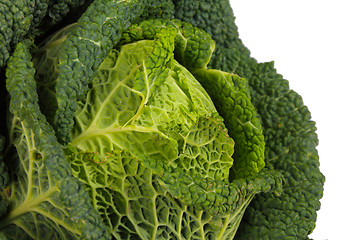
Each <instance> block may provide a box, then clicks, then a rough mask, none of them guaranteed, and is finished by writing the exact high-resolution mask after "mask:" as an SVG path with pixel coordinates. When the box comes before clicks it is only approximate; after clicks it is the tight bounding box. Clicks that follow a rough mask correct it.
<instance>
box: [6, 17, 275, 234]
mask: <svg viewBox="0 0 360 240" xmlns="http://www.w3.org/2000/svg"><path fill="white" fill-rule="evenodd" d="M79 28H80V29H79ZM81 31H82V30H81V26H79V25H78V24H74V25H70V26H68V27H66V28H64V29H63V30H61V31H60V32H58V33H56V34H55V35H53V36H52V37H51V38H50V39H48V40H47V41H46V42H45V43H44V44H43V46H42V47H40V48H39V49H34V50H32V51H33V58H32V61H33V65H34V69H33V70H31V71H30V73H32V74H33V78H34V80H36V87H34V86H35V81H34V82H33V83H32V84H33V89H35V88H36V91H37V92H38V97H39V101H38V102H39V104H38V103H37V99H33V101H29V106H31V108H27V109H34V111H38V112H39V115H41V116H42V114H43V115H44V116H45V117H44V118H43V117H41V118H40V117H38V118H34V120H33V122H29V124H23V125H21V124H20V123H21V122H22V121H25V120H24V119H25V118H28V117H29V116H30V117H31V116H32V115H31V112H26V114H27V115H26V114H25V113H24V112H16V111H14V112H13V115H14V120H13V123H14V124H15V125H14V127H13V128H14V129H17V131H16V132H17V133H16V134H15V133H14V136H13V137H14V139H18V140H14V142H15V143H17V144H15V147H17V149H18V151H20V150H21V151H22V152H23V153H24V154H22V155H21V156H22V157H21V158H20V159H19V161H20V162H25V163H26V164H23V165H21V164H20V168H23V170H21V171H18V172H17V174H18V175H19V176H18V177H19V178H20V177H21V176H23V177H24V176H28V177H29V176H31V175H32V174H35V175H36V174H40V175H41V176H42V179H46V181H47V182H49V183H50V185H51V186H52V188H41V187H40V188H37V189H36V191H34V192H35V193H36V194H34V193H33V194H29V192H27V190H26V189H27V187H28V186H30V185H31V184H33V182H32V181H30V180H29V178H28V181H24V182H21V183H19V185H17V186H16V187H14V188H15V189H20V190H19V191H20V193H23V194H24V195H26V196H27V197H25V198H23V197H16V196H15V197H10V198H9V199H10V206H12V208H11V211H13V212H14V211H15V212H16V211H17V210H16V209H17V206H24V205H26V204H27V201H30V200H32V201H31V203H32V204H33V205H34V206H33V205H32V208H28V209H26V210H22V211H23V212H22V213H21V214H18V215H17V216H16V218H15V217H14V218H5V220H3V221H2V222H0V226H2V228H3V229H7V230H5V231H4V232H5V235H7V236H10V235H11V234H12V233H14V232H19V231H18V230H17V229H18V228H19V229H23V226H24V221H27V222H31V224H30V227H27V228H26V230H24V232H21V234H25V232H26V234H28V235H30V236H33V237H38V236H40V234H44V232H59V234H53V235H49V236H51V237H52V239H62V238H63V237H64V236H66V238H67V239H76V238H79V236H80V238H81V236H84V232H85V233H86V234H88V235H87V239H100V237H99V236H101V239H109V238H113V239H144V240H145V239H232V238H233V237H234V235H235V233H236V229H237V228H238V226H239V224H240V222H241V219H242V217H243V214H244V211H245V209H246V207H247V206H248V204H249V203H250V201H251V200H252V199H253V197H254V196H255V195H256V194H257V193H260V192H269V191H273V192H275V193H276V194H279V193H280V191H281V174H280V173H278V172H276V171H273V170H268V169H263V167H264V165H265V163H264V148H265V142H264V136H263V134H262V128H261V125H260V120H259V119H258V117H257V116H256V115H257V113H256V111H255V108H254V106H253V105H252V103H251V100H250V90H249V86H248V83H247V80H246V79H244V78H240V77H239V76H237V75H235V74H230V73H226V72H222V71H220V70H212V69H207V64H208V62H209V61H210V58H211V56H212V52H213V51H214V48H215V44H214V41H213V40H212V39H211V37H210V36H209V35H208V34H207V33H205V32H204V31H202V30H200V29H197V28H194V27H193V26H191V25H190V24H187V23H184V22H181V21H179V20H147V21H143V22H141V23H138V24H132V25H131V26H129V28H128V29H127V30H125V31H124V32H123V33H122V34H121V38H120V40H119V41H118V42H117V43H116V44H113V45H114V46H113V47H112V48H111V49H110V50H109V51H108V53H107V55H106V57H105V58H104V59H102V60H101V61H99V60H98V59H96V58H97V55H94V53H91V52H88V51H87V48H86V46H85V45H83V44H81V41H80V42H76V41H72V40H73V39H74V38H73V36H75V35H76V34H75V33H81ZM71 34H72V35H71ZM76 37H77V39H78V40H79V39H80V40H82V41H85V42H88V41H92V43H91V44H93V45H99V46H100V47H101V44H100V43H99V42H94V40H89V39H87V38H85V37H82V36H76ZM69 42H70V43H69ZM69 44H73V46H74V48H77V49H78V51H79V52H81V53H82V54H80V55H79V56H75V57H74V56H73V57H72V62H71V64H73V65H74V66H75V67H74V69H75V70H76V72H75V73H74V75H75V76H77V75H81V76H83V75H86V74H82V72H84V71H87V70H88V68H87V67H86V66H85V65H84V63H86V62H87V57H89V58H92V59H93V60H94V61H98V62H99V66H98V67H97V68H96V69H92V70H93V71H94V75H93V76H92V77H91V79H90V81H89V82H88V83H87V82H83V81H82V80H81V79H80V78H74V76H72V77H71V78H70V79H72V80H71V81H70V82H67V81H66V79H67V77H66V76H67V75H68V74H69V73H68V71H67V68H66V67H63V66H62V64H63V63H64V60H63V56H64V55H66V54H68V55H71V54H70V53H69V52H67V51H66V49H67V48H66V47H67V46H69ZM22 46H23V47H24V45H22ZM25 46H26V44H25ZM27 46H31V44H28V45H27ZM28 48H31V47H28ZM17 51H19V56H20V57H21V56H22V54H21V51H26V50H22V49H21V48H19V49H17ZM15 53H17V52H15ZM87 54H88V55H87ZM90 55H91V56H90ZM15 56H16V55H15ZM20 57H19V58H20ZM70 57H71V56H70ZM15 60H16V59H15V58H12V59H11V60H10V62H11V61H13V62H14V64H17V63H18V61H15ZM17 60H18V59H17ZM19 61H20V60H19ZM89 61H90V60H89ZM11 63H12V62H11ZM29 66H30V67H29ZM31 66H32V65H27V67H29V68H31ZM14 71H15V70H14ZM10 73H11V70H9V74H8V75H9V76H10ZM30 75H31V74H30ZM13 78H14V79H15V78H16V76H15V77H13ZM29 79H31V77H29ZM29 81H30V80H29ZM14 82H15V81H14ZM9 85H10V84H9ZM8 91H9V92H10V94H12V97H13V96H21V98H24V99H26V98H27V97H28V95H31V93H30V90H27V91H29V92H26V93H25V92H21V91H19V88H18V87H13V88H12V87H9V88H8ZM75 95H76V97H75V98H73V97H72V96H75ZM12 101H15V100H12ZM14 104H15V103H13V104H12V105H13V106H14V107H13V109H15V108H16V107H15V105H14ZM37 104H38V105H37ZM40 112H41V114H40ZM69 112H70V113H69ZM45 118H46V120H45ZM69 119H71V120H69ZM25 122H26V121H25ZM40 122H42V123H44V124H43V125H41V124H38V123H40ZM47 123H50V125H51V128H50V125H49V124H47ZM20 125H21V127H19V126H20ZM34 129H35V130H36V132H35V130H34ZM52 129H53V130H54V131H52ZM64 129H65V130H64ZM45 130H46V131H45ZM19 132H21V134H19ZM33 132H35V133H37V134H31V133H33ZM44 132H45V133H46V134H47V135H46V137H47V138H44V135H43V134H44ZM29 134H30V135H29ZM38 134H39V135H38ZM29 136H31V137H29ZM55 136H56V138H55ZM40 137H42V139H39V140H37V138H40ZM46 139H51V141H50V140H46ZM38 142H40V143H41V144H40V145H39V144H38ZM26 143H31V144H26ZM38 146H40V147H38ZM44 146H52V147H53V149H50V150H49V152H46V147H44ZM54 152H57V153H58V154H59V155H58V156H57V159H61V158H62V157H64V158H65V159H66V164H65V163H62V164H63V166H61V168H64V169H67V168H68V169H69V171H71V174H70V175H71V177H70V178H71V184H72V186H75V185H76V184H78V185H76V187H73V188H72V189H71V191H70V190H69V191H66V190H67V189H68V188H69V185H70V184H68V183H67V182H62V180H61V177H58V178H54V174H53V173H51V174H50V173H49V171H47V168H50V167H49V166H52V167H53V168H54V169H55V170H54V171H58V172H61V171H62V170H61V169H60V168H59V167H60V166H59V165H57V164H58V163H51V164H50V163H49V164H48V165H46V164H45V166H44V165H41V164H40V165H39V164H34V163H39V161H40V160H41V159H43V158H46V156H47V155H46V154H51V153H54ZM30 153H31V154H30ZM67 164H68V165H67ZM45 173H46V174H45ZM20 175H21V176H20ZM69 181H70V180H69ZM58 182H59V184H58ZM60 182H61V183H60ZM74 184H75V185H74ZM69 189H70V188H69ZM81 189H85V192H86V193H84V191H82V190H81ZM50 190H51V191H50ZM62 191H65V192H67V193H66V194H67V195H66V197H61V196H63V195H62ZM13 192H15V191H13ZM80 192H81V195H80V194H79V193H80ZM55 193H56V194H58V195H56V194H55ZM18 195H19V196H21V194H18ZM29 199H30V200H29ZM54 199H55V200H54ZM58 199H65V200H66V202H67V205H66V204H64V203H63V202H61V201H60V200H58ZM84 199H86V200H84ZM77 201H79V202H82V201H85V202H86V203H87V202H89V204H84V205H82V206H83V209H81V210H78V209H75V208H74V206H75V205H76V204H75V203H76V202H77ZM53 202H56V203H57V204H53ZM74 204H75V205H74ZM90 208H91V209H93V210H95V213H94V211H92V212H91V211H90V210H88V209H90ZM34 209H35V210H34ZM38 209H41V211H40V210H38ZM70 209H71V211H70ZM87 210H88V212H91V213H92V214H93V215H91V216H90V217H88V218H90V219H88V218H81V216H78V215H76V214H79V213H76V211H80V212H87ZM33 211H35V212H36V214H32V212H33ZM46 211H48V212H46ZM18 212H19V211H18ZM27 213H30V214H27ZM96 213H97V214H98V218H99V219H101V222H102V223H101V224H103V225H104V226H102V225H100V224H98V228H96V229H94V230H93V232H91V229H89V228H90V226H92V225H89V224H87V225H86V224H85V225H86V226H82V225H81V224H84V223H85V221H89V222H91V223H93V224H94V225H96V223H97V221H93V219H97V215H96ZM72 214H75V215H72ZM23 216H26V218H23ZM74 216H78V217H76V218H75V217H74ZM19 219H20V220H19ZM21 219H22V220H21ZM38 219H42V220H41V221H40V220H38ZM74 219H75V220H76V219H77V220H76V221H75V220H74ZM82 219H83V220H82ZM76 224H80V225H79V227H77V226H76ZM8 226H10V227H8ZM14 226H17V227H14ZM80 226H81V227H80ZM99 226H101V227H99ZM7 227H8V228H7ZM84 229H85V230H84ZM97 231H98V232H100V231H102V232H101V233H99V234H98V235H96V234H94V232H97ZM104 232H105V233H104ZM21 234H20V233H18V234H17V236H20V235H21ZM109 236H111V237H109Z"/></svg>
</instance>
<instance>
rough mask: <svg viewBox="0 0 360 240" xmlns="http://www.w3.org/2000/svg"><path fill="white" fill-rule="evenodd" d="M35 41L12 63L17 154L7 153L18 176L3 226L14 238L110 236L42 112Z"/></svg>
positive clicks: (22, 47)
mask: <svg viewBox="0 0 360 240" xmlns="http://www.w3.org/2000/svg"><path fill="white" fill-rule="evenodd" d="M29 44H30V43H28V42H26V43H22V42H21V43H19V44H18V46H17V48H16V50H15V52H14V55H13V56H12V57H11V58H10V60H9V64H8V69H7V83H6V84H7V90H8V91H9V94H10V97H11V100H10V111H11V113H12V114H13V120H12V126H11V129H10V133H11V136H10V139H11V141H12V142H11V143H12V144H14V146H15V148H16V152H17V154H16V155H10V156H7V162H8V164H9V166H10V172H11V174H10V175H11V179H12V181H11V184H10V191H9V195H8V196H7V198H8V199H7V200H8V201H9V208H8V211H7V212H6V215H4V217H3V218H2V219H1V221H0V229H1V231H2V233H3V234H4V235H5V236H6V237H8V238H9V239H28V238H32V239H78V238H80V239H110V236H109V232H108V229H107V227H105V225H103V223H102V222H101V219H100V217H99V215H98V213H97V212H96V211H95V209H94V208H93V207H92V205H91V202H90V199H89V198H88V193H87V192H86V190H85V188H84V187H83V185H82V184H81V183H80V182H79V181H78V179H76V178H74V177H72V175H71V168H70V166H69V164H68V163H67V162H66V159H65V155H64V153H63V151H62V149H61V145H60V144H59V143H58V142H57V140H56V137H55V134H54V132H53V130H52V128H51V127H50V125H49V124H48V123H47V122H46V119H45V117H44V115H42V114H41V112H40V109H39V106H38V104H37V94H36V83H35V80H34V73H35V70H34V68H33V65H32V62H31V55H30V51H29V49H28V48H29Z"/></svg>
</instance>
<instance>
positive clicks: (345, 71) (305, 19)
mask: <svg viewBox="0 0 360 240" xmlns="http://www.w3.org/2000/svg"><path fill="white" fill-rule="evenodd" d="M230 2H231V4H232V7H233V10H234V13H235V16H236V24H237V26H238V28H239V34H240V38H241V39H242V40H243V42H244V44H245V46H247V47H248V48H249V49H250V51H251V55H252V56H253V57H254V58H256V59H257V60H258V61H259V62H266V61H275V67H276V69H277V70H278V73H280V74H282V75H283V76H284V78H285V79H287V80H289V82H290V88H292V89H293V90H295V91H296V92H298V93H299V94H300V95H301V96H302V97H303V100H304V103H305V105H307V106H308V108H309V109H310V111H311V113H312V119H313V120H314V121H316V123H317V129H318V131H317V134H318V136H319V141H320V142H319V146H318V148H317V149H318V151H319V156H320V164H321V166H320V170H321V171H322V173H323V174H324V175H325V177H326V183H325V191H324V197H323V198H322V200H321V210H320V211H319V212H318V220H317V227H316V228H315V230H314V232H313V233H312V234H311V235H310V237H311V238H313V239H314V240H327V239H328V240H338V239H339V240H341V239H349V240H352V239H354V240H356V239H360V220H359V216H360V207H359V205H360V201H359V196H360V194H359V193H358V192H360V186H359V184H360V180H359V179H360V177H359V176H360V154H359V150H360V140H359V138H360V124H359V123H360V92H359V90H360V87H359V82H360V7H359V3H360V2H359V1H356V0H354V1H350V0H334V1H331V0H327V1H323V0H316V1H314V0H312V1H310V0H302V1H289V0H273V1H268V0H252V1H239V0H230Z"/></svg>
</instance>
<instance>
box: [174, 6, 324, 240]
mask: <svg viewBox="0 0 360 240" xmlns="http://www.w3.org/2000/svg"><path fill="white" fill-rule="evenodd" d="M174 4H175V17H176V18H179V19H180V20H182V21H187V22H190V23H192V24H193V25H194V26H197V27H199V28H202V29H205V30H206V31H207V32H209V33H210V34H211V36H212V38H213V39H214V40H215V42H216V45H217V48H218V50H217V51H216V53H215V55H214V56H213V58H212V60H211V62H210V64H209V66H210V67H212V68H215V69H221V70H223V71H227V72H234V73H236V74H238V75H240V76H241V77H245V78H247V79H248V81H249V85H250V87H251V99H252V102H253V104H254V105H255V107H256V109H257V112H258V114H259V116H260V118H261V124H262V126H263V132H264V136H265V141H266V151H265V161H266V167H267V168H270V169H271V168H274V169H275V170H280V171H281V172H282V173H283V174H284V176H285V181H286V183H285V184H284V188H285V192H284V193H283V194H282V195H281V197H277V196H275V195H273V194H262V195H260V196H257V197H256V198H255V199H254V200H253V202H252V203H251V204H250V206H249V208H248V210H247V211H246V213H245V216H244V219H243V222H242V223H241V225H240V231H239V232H238V235H237V237H236V238H237V239H246V240H249V239H306V238H307V235H308V234H309V233H310V232H311V231H312V229H313V228H314V227H315V221H316V211H317V210H319V208H320V199H321V197H322V194H323V185H324V181H325V178H324V176H323V174H322V173H321V172H320V170H319V157H318V153H317V151H316V146H317V144H318V139H317V135H316V132H315V131H316V127H315V122H313V121H312V120H311V115H310V112H309V110H308V108H307V107H306V106H305V105H304V104H303V101H302V99H301V96H299V95H298V94H297V93H296V92H294V91H292V90H290V89H289V83H288V81H287V80H285V79H283V77H282V76H281V75H280V74H278V73H277V72H276V69H275V68H274V64H273V63H257V61H256V60H255V59H254V58H252V57H251V56H250V52H249V50H248V49H247V48H246V47H245V46H244V45H243V43H242V42H241V40H240V39H239V36H238V32H237V27H236V25H235V21H234V20H235V17H234V14H233V11H232V9H231V6H230V3H229V1H228V0H212V1H205V0H201V1H186V0H180V1H174Z"/></svg>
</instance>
